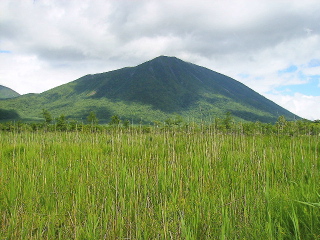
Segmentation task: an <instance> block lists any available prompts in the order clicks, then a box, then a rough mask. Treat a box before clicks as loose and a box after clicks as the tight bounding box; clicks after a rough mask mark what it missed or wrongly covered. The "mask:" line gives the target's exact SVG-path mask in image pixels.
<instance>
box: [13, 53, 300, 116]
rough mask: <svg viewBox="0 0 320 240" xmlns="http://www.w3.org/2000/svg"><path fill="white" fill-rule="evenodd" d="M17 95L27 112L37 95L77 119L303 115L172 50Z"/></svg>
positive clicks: (48, 105)
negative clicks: (172, 53)
mask: <svg viewBox="0 0 320 240" xmlns="http://www.w3.org/2000/svg"><path fill="white" fill-rule="evenodd" d="M28 98H29V100H28ZM15 101H20V104H19V106H21V108H19V109H15V110H17V111H18V112H19V114H20V115H21V116H23V113H24V112H25V111H24V107H23V105H24V103H23V101H29V102H30V101H31V102H34V103H35V105H39V106H40V105H41V106H42V108H47V109H48V110H49V111H53V112H54V113H55V114H65V115H67V116H68V117H72V118H77V119H79V118H83V117H84V116H87V115H88V112H89V111H95V112H96V113H97V115H98V117H99V118H100V119H105V120H107V119H108V118H109V117H110V116H112V115H115V114H117V115H119V116H120V117H122V118H126V119H132V120H138V119H144V120H145V121H154V120H159V121H161V120H164V119H165V118H168V117H170V116H173V115H176V114H178V115H181V116H182V117H185V118H188V119H190V120H200V119H201V120H210V119H213V118H215V117H222V116H224V114H225V113H226V112H231V113H232V115H233V116H235V117H236V118H238V119H243V120H251V121H262V122H274V121H276V120H277V118H278V117H279V116H280V115H284V116H285V117H286V118H287V119H294V118H297V116H295V115H294V114H293V113H290V112H289V111H287V110H286V109H284V108H282V107H280V106H278V105H277V104H275V103H274V102H272V101H270V100H268V99H266V98H265V97H263V96H261V95H260V94H258V93H257V92H255V91H253V90H252V89H250V88H248V87H246V86H245V85H244V84H242V83H240V82H238V81H236V80H234V79H232V78H230V77H227V76H225V75H222V74H220V73H217V72H214V71H212V70H210V69H207V68H204V67H201V66H197V65H195V64H192V63H188V62H185V61H182V60H180V59H178V58H176V57H167V56H160V57H157V58H155V59H153V60H150V61H148V62H145V63H142V64H140V65H138V66H136V67H126V68H122V69H118V70H114V71H110V72H106V73H100V74H93V75H86V76H84V77H82V78H79V79H77V80H75V81H73V82H70V83H67V84H64V85H61V86H59V87H56V88H53V89H51V90H49V91H46V92H44V93H41V94H39V95H30V96H23V97H20V98H18V99H17V100H15ZM9 103H10V101H9V102H7V104H8V107H9V105H10V104H9ZM11 103H13V102H12V101H11ZM15 106H17V104H15ZM29 110H30V106H29ZM31 113H32V114H33V116H31V115H29V116H28V117H36V115H38V116H39V115H40V112H39V110H36V109H35V110H34V111H31Z"/></svg>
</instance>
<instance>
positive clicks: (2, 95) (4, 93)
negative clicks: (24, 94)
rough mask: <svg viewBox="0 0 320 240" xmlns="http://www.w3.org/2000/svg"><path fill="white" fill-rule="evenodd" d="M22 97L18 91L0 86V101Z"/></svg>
mask: <svg viewBox="0 0 320 240" xmlns="http://www.w3.org/2000/svg"><path fill="white" fill-rule="evenodd" d="M18 96H20V94H19V93H17V92H16V91H14V90H12V89H10V88H8V87H5V86H2V85H0V99H7V98H14V97H18Z"/></svg>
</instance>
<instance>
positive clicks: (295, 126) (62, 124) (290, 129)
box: [0, 109, 320, 136]
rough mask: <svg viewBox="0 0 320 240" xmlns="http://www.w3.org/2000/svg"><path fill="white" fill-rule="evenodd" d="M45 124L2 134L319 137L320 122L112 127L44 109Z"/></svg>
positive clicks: (229, 119)
mask: <svg viewBox="0 0 320 240" xmlns="http://www.w3.org/2000/svg"><path fill="white" fill-rule="evenodd" d="M42 117H43V119H44V120H43V121H41V122H31V123H25V122H21V121H9V122H5V123H0V131H49V132H54V131H80V132H81V131H83V132H103V131H111V130H115V129H121V130H139V131H141V132H151V131H153V130H160V131H161V130H165V131H173V130H174V131H185V132H195V131H210V132H215V133H226V134H246V135H258V134H267V135H268V134H279V135H289V136H294V135H319V136H320V120H315V121H310V120H306V119H299V120H296V121H287V120H286V119H285V117H284V116H279V118H278V120H277V121H276V123H274V124H272V123H262V122H259V121H257V122H237V121H235V120H234V118H233V116H232V114H231V113H230V112H227V113H226V114H225V116H224V117H223V118H214V119H213V120H212V121H211V122H200V123H199V122H197V123H196V122H185V121H184V120H183V118H182V117H181V116H179V115H176V116H175V117H171V118H168V119H166V120H165V121H163V122H161V121H154V122H153V123H150V124H143V123H142V121H141V122H140V124H133V123H132V122H130V121H129V120H128V119H125V120H123V119H121V118H120V116H118V115H113V116H111V117H110V121H109V123H108V124H104V125H102V124H99V119H98V118H97V116H96V114H95V112H93V111H91V112H90V113H89V115H88V116H87V118H86V121H85V122H82V121H81V122H80V121H77V120H72V119H71V120H70V119H67V118H66V117H65V115H60V116H59V117H57V118H53V117H52V115H51V113H50V112H49V111H48V110H46V109H43V111H42Z"/></svg>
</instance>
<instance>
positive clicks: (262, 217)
mask: <svg viewBox="0 0 320 240" xmlns="http://www.w3.org/2000/svg"><path fill="white" fill-rule="evenodd" d="M0 137H1V142H0V158H1V161H0V216H1V218H0V235H1V238H2V239H320V207H319V202H320V196H319V194H320V185H319V180H320V171H319V170H320V162H319V161H320V160H319V158H320V157H319V155H320V145H319V139H320V137H319V136H291V137H290V136H277V135H269V136H264V135H256V136H255V135H253V136H245V135H241V134H238V135H233V134H215V133H214V132H212V131H205V132H192V131H190V132H178V131H177V132H175V131H160V130H157V129H155V128H152V129H151V131H150V133H141V132H139V131H135V130H132V131H122V130H121V129H119V130H117V131H113V132H109V133H107V132H101V133H84V132H82V133H80V132H47V133H43V132H25V133H16V132H0ZM317 204H318V205H317Z"/></svg>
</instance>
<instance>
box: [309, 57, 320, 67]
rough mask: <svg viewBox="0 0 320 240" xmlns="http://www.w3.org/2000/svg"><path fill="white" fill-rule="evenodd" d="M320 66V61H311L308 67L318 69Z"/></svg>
mask: <svg viewBox="0 0 320 240" xmlns="http://www.w3.org/2000/svg"><path fill="white" fill-rule="evenodd" d="M318 66H320V59H311V60H310V62H309V63H308V67H309V68H312V67H318Z"/></svg>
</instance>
